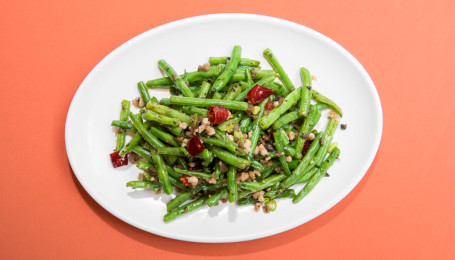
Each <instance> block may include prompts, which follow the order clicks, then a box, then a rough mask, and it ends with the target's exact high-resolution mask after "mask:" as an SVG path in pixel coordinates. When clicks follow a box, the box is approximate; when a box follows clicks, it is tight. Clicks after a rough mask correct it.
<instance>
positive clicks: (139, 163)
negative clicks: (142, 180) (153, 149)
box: [136, 160, 154, 172]
mask: <svg viewBox="0 0 455 260" xmlns="http://www.w3.org/2000/svg"><path fill="white" fill-rule="evenodd" d="M136 167H137V168H138V169H140V170H141V171H144V172H146V171H148V170H149V168H152V169H154V168H153V165H151V164H150V163H148V162H144V161H142V160H139V161H137V163H136Z"/></svg>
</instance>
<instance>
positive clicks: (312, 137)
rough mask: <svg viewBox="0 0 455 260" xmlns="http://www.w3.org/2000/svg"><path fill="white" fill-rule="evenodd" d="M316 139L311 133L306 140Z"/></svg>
mask: <svg viewBox="0 0 455 260" xmlns="http://www.w3.org/2000/svg"><path fill="white" fill-rule="evenodd" d="M314 138H316V136H315V135H314V134H313V133H310V134H308V140H310V141H312V140H314Z"/></svg>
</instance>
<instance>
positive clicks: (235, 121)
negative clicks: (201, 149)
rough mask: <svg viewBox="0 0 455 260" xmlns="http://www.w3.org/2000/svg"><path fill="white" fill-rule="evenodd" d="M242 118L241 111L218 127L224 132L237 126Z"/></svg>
mask: <svg viewBox="0 0 455 260" xmlns="http://www.w3.org/2000/svg"><path fill="white" fill-rule="evenodd" d="M240 119H242V114H241V113H238V114H235V115H234V116H233V118H232V119H229V120H227V121H224V122H223V123H221V124H219V125H218V129H219V130H221V131H223V132H226V131H229V130H232V129H233V128H234V127H235V126H237V125H238V124H239V122H240Z"/></svg>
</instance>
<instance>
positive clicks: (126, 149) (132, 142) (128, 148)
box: [119, 134, 142, 156]
mask: <svg viewBox="0 0 455 260" xmlns="http://www.w3.org/2000/svg"><path fill="white" fill-rule="evenodd" d="M140 140H142V136H141V135H140V134H136V135H135V136H134V137H133V138H132V139H131V140H130V141H129V142H128V143H127V144H126V146H125V147H124V148H123V149H122V150H121V151H120V153H119V155H120V156H124V155H125V154H127V153H129V152H130V151H131V150H132V149H133V148H134V147H135V146H136V145H137V143H139V141H140Z"/></svg>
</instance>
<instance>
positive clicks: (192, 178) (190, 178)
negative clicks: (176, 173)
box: [186, 176, 199, 187]
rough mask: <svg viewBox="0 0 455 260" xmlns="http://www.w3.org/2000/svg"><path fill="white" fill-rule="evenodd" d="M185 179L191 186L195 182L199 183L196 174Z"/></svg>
mask: <svg viewBox="0 0 455 260" xmlns="http://www.w3.org/2000/svg"><path fill="white" fill-rule="evenodd" d="M186 180H187V181H188V183H189V184H191V186H193V187H196V186H197V184H198V183H199V179H198V178H197V177H196V176H190V177H188V178H186Z"/></svg>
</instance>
